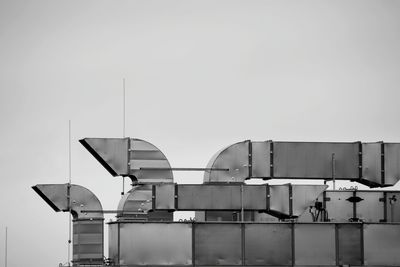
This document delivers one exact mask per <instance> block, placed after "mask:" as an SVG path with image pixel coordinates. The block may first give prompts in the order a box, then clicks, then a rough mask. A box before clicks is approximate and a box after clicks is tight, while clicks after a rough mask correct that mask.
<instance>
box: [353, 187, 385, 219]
mask: <svg viewBox="0 0 400 267" xmlns="http://www.w3.org/2000/svg"><path fill="white" fill-rule="evenodd" d="M356 196H357V197H360V198H362V199H363V200H361V201H360V202H357V204H356V205H357V207H356V217H357V218H359V219H360V220H362V221H363V222H380V221H381V220H383V219H384V217H385V216H384V210H385V206H384V202H383V201H381V199H382V200H383V199H384V194H383V192H374V191H369V192H365V191H356Z"/></svg>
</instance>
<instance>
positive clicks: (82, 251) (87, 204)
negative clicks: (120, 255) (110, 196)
mask: <svg viewBox="0 0 400 267" xmlns="http://www.w3.org/2000/svg"><path fill="white" fill-rule="evenodd" d="M32 189H33V190H35V192H36V193H38V194H39V196H40V197H42V198H43V200H44V201H46V203H47V204H49V205H50V207H52V208H53V209H54V210H55V211H56V212H59V211H64V212H69V211H70V212H71V214H72V216H73V260H72V262H73V264H74V266H79V265H102V264H103V256H104V252H103V250H104V248H103V240H104V239H103V236H104V233H103V221H104V216H103V208H102V206H101V204H100V201H99V200H98V198H97V197H96V196H95V195H94V194H93V193H92V192H91V191H90V190H88V189H87V188H85V187H83V186H80V185H75V184H71V185H70V184H38V185H35V186H32Z"/></svg>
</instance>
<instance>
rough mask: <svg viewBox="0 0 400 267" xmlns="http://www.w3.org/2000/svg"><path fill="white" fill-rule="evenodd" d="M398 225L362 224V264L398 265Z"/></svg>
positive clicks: (399, 233)
mask: <svg viewBox="0 0 400 267" xmlns="http://www.w3.org/2000/svg"><path fill="white" fill-rule="evenodd" d="M399 240H400V225H399V224H365V225H364V264H365V265H375V266H399V265H400V242H399Z"/></svg>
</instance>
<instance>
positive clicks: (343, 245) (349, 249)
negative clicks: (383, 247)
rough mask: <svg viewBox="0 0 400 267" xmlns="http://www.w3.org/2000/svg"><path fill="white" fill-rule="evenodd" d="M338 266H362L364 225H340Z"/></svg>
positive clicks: (338, 226) (338, 232) (338, 227)
mask: <svg viewBox="0 0 400 267" xmlns="http://www.w3.org/2000/svg"><path fill="white" fill-rule="evenodd" d="M337 229H338V231H337V234H338V237H337V242H338V246H337V247H338V261H339V262H338V264H339V265H352V266H353V265H357V266H358V265H362V260H363V259H362V244H361V233H362V230H363V229H362V224H338V225H337Z"/></svg>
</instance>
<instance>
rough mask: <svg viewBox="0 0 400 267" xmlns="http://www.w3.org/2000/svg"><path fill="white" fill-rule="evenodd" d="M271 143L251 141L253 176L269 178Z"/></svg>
mask: <svg viewBox="0 0 400 267" xmlns="http://www.w3.org/2000/svg"><path fill="white" fill-rule="evenodd" d="M270 143H271V142H251V147H252V148H251V151H252V157H251V166H252V175H251V176H252V177H256V178H264V177H265V178H269V177H271V174H270V170H271V168H270V164H271V163H270V159H271V154H270Z"/></svg>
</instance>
